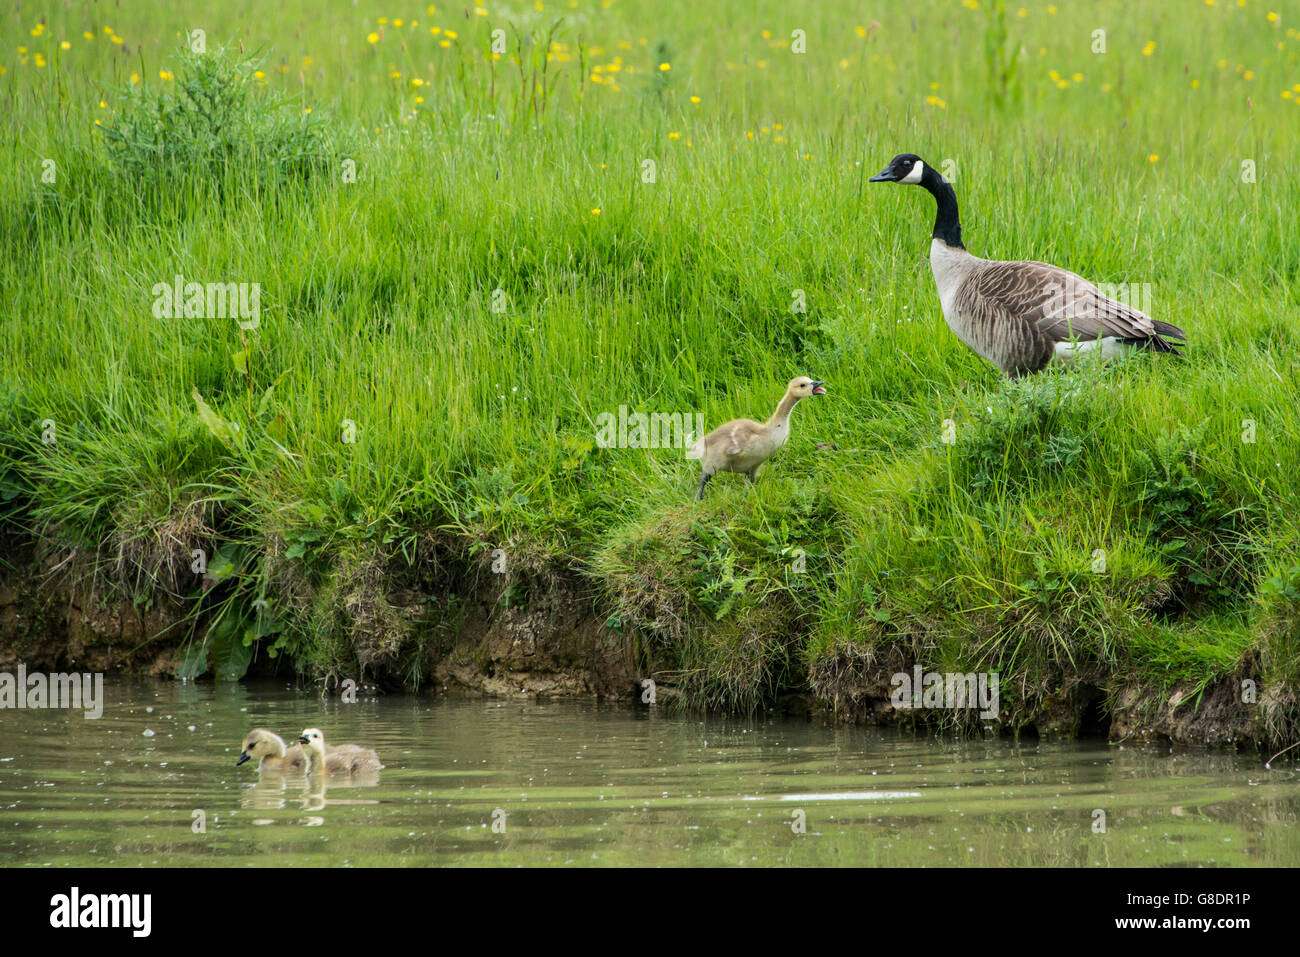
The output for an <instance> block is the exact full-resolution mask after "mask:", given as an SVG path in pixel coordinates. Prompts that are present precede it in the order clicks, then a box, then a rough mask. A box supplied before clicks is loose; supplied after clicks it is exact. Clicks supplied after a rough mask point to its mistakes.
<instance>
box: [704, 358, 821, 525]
mask: <svg viewBox="0 0 1300 957" xmlns="http://www.w3.org/2000/svg"><path fill="white" fill-rule="evenodd" d="M825 386H826V383H825V382H821V381H818V380H817V379H809V378H808V377H807V376H800V377H799V378H797V379H791V380H790V384H789V385H787V386H786V387H785V395H783V396H782V397H781V402H780V404H779V405H777V407H776V411H775V412H773V413H772V417H771V418H770V419H768V420H767V421H766V422H763V423H760V422H755V421H754V420H753V419H732V420H731V421H730V422H727V423H726V424H724V425H720V426H718V427H717V428H716V429H714V430H713V431H712V432H710V433H709V434H708V435H706V436H704V438H702V439H700V440H699V441H698V442H696V443H695V446H694V447H693V448H692V449H691V450H690V451H689V452H687V453H686V457H687V458H688V459H701V460H703V465H704V471H703V473H702V474H701V475H700V487H699V488H698V489H696V491H695V500H696V501H697V502H698V501H699V500H700V499H702V498H704V486H705V485H707V484H708V483H709V479H711V478H713V475H714V473H716V472H739V473H741V474H742V475H744V476H745V478H746V479H747V480H748V481H749V482H750V483H752V482H753V481H754V476H755V475H756V474H757V473H758V469H759V466H761V465H762V464H763V463H764V462H766V461H767V460H768V459H770V458H771V457H772V456H773V455H775V454H776V451H777V449H779V448H780V447H781V446H783V445H785V443H786V440H787V439H789V438H790V412H791V411H792V410H793V409H794V407H795V403H797V402H798V401H799V400H800V399H802V398H804V397H805V396H809V395H825V394H826V388H825Z"/></svg>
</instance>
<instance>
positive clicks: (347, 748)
mask: <svg viewBox="0 0 1300 957" xmlns="http://www.w3.org/2000/svg"><path fill="white" fill-rule="evenodd" d="M298 740H299V741H300V742H301V743H302V746H303V748H304V749H305V751H306V752H307V773H308V774H316V773H317V772H319V771H321V770H322V769H323V770H324V771H326V772H327V773H329V774H357V773H359V772H362V771H378V770H379V769H380V768H382V767H383V765H382V764H380V763H379V752H378V751H375V750H374V749H373V748H363V747H361V746H360V745H359V744H337V745H332V746H331V747H330V749H329V751H328V752H327V751H326V750H325V736H324V735H323V734H321V733H320V730H319V729H318V728H307V729H306V730H305V731H303V733H302V734H300V735H298Z"/></svg>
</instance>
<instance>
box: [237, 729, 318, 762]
mask: <svg viewBox="0 0 1300 957" xmlns="http://www.w3.org/2000/svg"><path fill="white" fill-rule="evenodd" d="M253 758H260V760H259V761H258V762H257V770H258V771H259V772H260V771H305V770H307V755H306V754H305V753H304V752H303V749H302V746H301V745H297V744H295V745H294V746H293V747H291V748H285V746H284V738H282V737H280V736H279V735H278V734H275V733H273V732H271V731H267V730H266V728H254V729H253V730H252V731H250V732H248V736H247V737H246V738H244V745H243V748H242V749H241V750H240V752H239V760H238V761H236V762H235V767H239V766H240V765H241V764H243V763H244V762H245V761H251V760H252V759H253Z"/></svg>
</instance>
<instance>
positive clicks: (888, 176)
mask: <svg viewBox="0 0 1300 957" xmlns="http://www.w3.org/2000/svg"><path fill="white" fill-rule="evenodd" d="M897 179H898V177H897V176H895V175H894V173H893V170H892V169H891V168H890V167H888V166H886V167H885V168H884V169H882V170H881V171H880V172H879V173H877V174H876V175H875V176H873V177H871V179H869V180H867V182H868V183H892V182H894V181H895V180H897Z"/></svg>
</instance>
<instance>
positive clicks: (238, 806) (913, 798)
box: [0, 679, 1300, 867]
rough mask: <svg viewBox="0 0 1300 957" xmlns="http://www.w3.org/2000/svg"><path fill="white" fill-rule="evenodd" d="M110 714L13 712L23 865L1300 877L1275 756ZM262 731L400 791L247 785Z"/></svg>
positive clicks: (264, 781)
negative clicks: (355, 764)
mask: <svg viewBox="0 0 1300 957" xmlns="http://www.w3.org/2000/svg"><path fill="white" fill-rule="evenodd" d="M104 690H105V696H106V703H105V705H104V709H103V716H102V717H101V718H99V719H98V720H91V719H87V718H86V717H85V716H84V715H83V714H82V713H80V712H66V711H54V710H4V711H0V865H5V866H10V867H12V866H27V867H51V866H52V867H59V866H65V865H78V866H96V865H125V866H153V865H166V866H171V867H177V866H186V867H189V866H205V865H219V866H294V865H314V866H373V865H399V866H404V865H451V866H482V865H489V866H498V865H501V866H516V865H568V866H614V865H631V866H650V867H659V866H686V865H724V866H772V865H801V866H805V865H806V866H817V865H866V866H873V865H891V866H892V865H897V866H931V867H946V866H966V865H983V866H1008V865H1010V866H1028V865H1046V866H1078V867H1108V866H1121V865H1136V866H1156V865H1177V866H1203V865H1204V866H1249V865H1266V866H1288V867H1295V866H1298V865H1300V831H1298V830H1297V828H1296V827H1295V826H1294V825H1295V824H1296V820H1297V815H1298V814H1300V774H1298V773H1297V763H1296V761H1294V760H1287V759H1286V758H1282V759H1279V761H1278V762H1276V763H1275V765H1274V768H1273V769H1272V770H1269V769H1266V768H1265V767H1264V764H1263V760H1264V759H1263V758H1262V757H1261V756H1259V755H1258V754H1256V753H1254V752H1250V753H1242V754H1237V753H1234V752H1229V751H1221V750H1199V749H1193V750H1187V749H1175V750H1171V749H1170V748H1168V747H1161V746H1142V745H1115V744H1107V743H1106V742H1104V741H1085V742H1079V743H1064V742H1044V743H1039V742H1036V741H1022V742H1019V743H1016V742H1013V741H1004V740H989V741H952V740H943V739H937V738H933V737H929V736H926V735H923V734H921V735H912V734H904V733H899V732H897V731H892V730H890V731H882V730H876V729H864V728H853V727H836V726H829V725H824V724H821V723H815V722H812V723H810V722H808V721H806V720H799V719H788V718H778V717H774V716H762V715H760V716H758V717H755V718H751V719H742V718H723V717H709V718H701V717H699V716H679V715H673V714H669V713H665V712H663V711H661V710H656V709H650V708H647V707H645V706H643V705H634V704H621V703H620V704H602V703H596V702H589V701H535V700H526V699H522V698H521V699H520V700H499V699H487V698H466V697H455V696H444V695H426V696H400V695H398V696H385V697H373V696H367V695H365V694H360V695H359V697H358V700H357V701H356V702H355V703H351V704H345V703H343V702H342V701H340V699H339V698H337V697H330V698H322V697H321V696H319V695H318V694H314V693H311V692H304V691H302V690H298V689H295V688H294V687H292V686H291V685H289V684H287V683H285V682H265V681H261V682H249V683H243V684H216V685H213V684H197V685H196V684H192V683H191V684H181V683H176V682H171V681H159V682H141V681H128V680H124V679H119V680H114V679H109V680H108V681H107V682H106V683H105V689H104ZM254 727H266V728H269V729H271V730H273V731H275V732H277V733H278V734H280V735H281V736H282V737H284V738H285V739H286V740H288V741H290V742H292V740H293V738H294V737H295V736H296V735H297V733H298V732H299V731H301V730H302V729H304V728H307V727H316V728H320V729H321V730H322V731H323V732H324V735H325V740H326V742H327V743H328V742H334V743H355V744H364V745H369V746H370V747H374V748H376V749H378V751H379V752H380V756H381V758H382V760H383V762H384V764H385V767H384V769H383V770H382V771H380V772H379V773H378V775H377V776H375V777H373V778H367V779H346V778H344V779H335V778H331V779H328V780H324V781H322V780H319V779H318V780H309V779H307V778H306V777H303V776H297V777H296V776H293V775H274V774H266V775H262V774H259V772H258V771H257V768H256V764H255V762H249V763H246V764H244V765H243V766H242V767H236V766H235V761H236V759H237V758H238V756H239V751H240V744H241V741H242V739H243V737H244V735H245V734H246V733H247V732H248V731H249V730H250V729H252V728H254ZM1294 753H1295V752H1293V754H1294Z"/></svg>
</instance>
